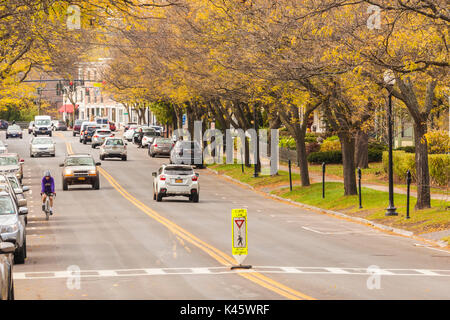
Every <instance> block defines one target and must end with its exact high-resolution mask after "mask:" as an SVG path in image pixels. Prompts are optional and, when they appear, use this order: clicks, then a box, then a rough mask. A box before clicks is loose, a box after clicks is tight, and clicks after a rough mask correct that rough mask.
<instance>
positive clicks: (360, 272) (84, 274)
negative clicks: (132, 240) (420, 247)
mask: <svg viewBox="0 0 450 320" xmlns="http://www.w3.org/2000/svg"><path fill="white" fill-rule="evenodd" d="M342 271H345V272H342ZM444 272H445V273H444ZM236 273H238V274H241V273H246V274H247V275H249V274H253V275H254V274H257V273H267V274H296V275H300V276H301V275H342V276H368V275H373V272H368V270H367V269H366V268H329V267H279V266H271V267H266V266H254V267H253V268H252V269H248V270H242V271H237V270H230V268H228V267H195V268H143V269H116V270H110V269H107V270H81V272H80V277H81V278H95V277H96V278H101V277H138V276H168V275H222V274H223V275H225V274H236ZM377 274H380V275H386V276H401V277H417V276H418V277H450V270H425V269H380V270H377ZM69 277H73V273H72V272H69V271H41V272H14V280H36V279H61V278H69Z"/></svg>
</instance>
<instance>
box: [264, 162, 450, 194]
mask: <svg viewBox="0 0 450 320" xmlns="http://www.w3.org/2000/svg"><path fill="white" fill-rule="evenodd" d="M267 164H268V162H267ZM279 169H280V170H282V171H286V172H288V171H289V167H288V166H286V165H281V164H280V168H279ZM291 170H297V171H298V170H299V168H298V167H297V166H292V167H291ZM309 178H310V180H311V182H312V183H318V182H322V175H320V174H317V173H315V172H309ZM325 180H326V182H340V183H344V180H343V179H336V178H331V177H329V176H327V175H325ZM361 186H362V187H364V188H369V189H373V190H378V191H384V192H389V187H388V186H382V185H377V184H366V183H363V182H362V183H361ZM287 187H289V185H288V184H287V185H283V186H279V187H278V188H280V189H281V188H287ZM278 188H277V189H278ZM394 193H398V194H406V190H404V189H401V188H396V187H394ZM411 195H412V196H415V192H413V191H411ZM431 199H435V200H442V201H448V200H450V195H449V194H440V193H434V194H431Z"/></svg>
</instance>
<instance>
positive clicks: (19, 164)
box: [0, 153, 25, 183]
mask: <svg viewBox="0 0 450 320" xmlns="http://www.w3.org/2000/svg"><path fill="white" fill-rule="evenodd" d="M24 162H25V161H24V160H23V159H20V158H19V155H18V154H17V153H4V154H0V173H14V174H15V175H16V177H17V179H19V181H20V183H22V179H23V164H24Z"/></svg>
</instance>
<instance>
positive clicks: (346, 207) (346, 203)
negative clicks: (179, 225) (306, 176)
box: [272, 182, 450, 234]
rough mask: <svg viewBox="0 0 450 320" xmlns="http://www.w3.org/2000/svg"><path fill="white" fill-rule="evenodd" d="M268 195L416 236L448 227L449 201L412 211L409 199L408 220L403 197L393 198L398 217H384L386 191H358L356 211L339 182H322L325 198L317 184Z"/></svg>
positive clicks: (386, 202) (281, 190) (286, 189)
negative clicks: (341, 213)
mask: <svg viewBox="0 0 450 320" xmlns="http://www.w3.org/2000/svg"><path fill="white" fill-rule="evenodd" d="M272 194H275V195H278V196H280V197H283V198H286V199H291V200H294V201H297V202H301V203H305V204H309V205H312V206H316V207H320V208H324V209H330V210H334V211H339V212H344V213H346V214H349V215H352V216H358V217H362V218H365V219H368V220H371V221H374V222H378V223H382V224H385V225H390V226H392V227H396V228H402V229H406V230H410V231H413V232H415V233H419V234H420V233H426V232H433V231H440V230H445V229H448V228H450V211H449V210H446V207H447V206H449V205H450V202H449V201H440V200H432V201H431V205H432V208H431V209H426V210H420V211H415V210H414V205H415V201H416V198H414V197H411V203H410V217H411V218H410V219H406V195H399V194H396V195H395V198H394V203H395V206H396V207H397V211H398V213H399V215H398V217H386V216H385V211H386V210H385V208H386V207H387V206H388V193H387V192H382V191H377V190H372V189H368V188H362V205H363V208H362V209H359V204H358V196H357V195H355V196H344V195H343V194H344V186H343V184H342V183H336V182H329V183H326V194H325V199H322V184H321V183H315V184H313V185H311V186H310V187H294V189H293V191H292V192H290V191H289V188H283V189H278V190H274V191H272Z"/></svg>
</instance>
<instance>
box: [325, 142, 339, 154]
mask: <svg viewBox="0 0 450 320" xmlns="http://www.w3.org/2000/svg"><path fill="white" fill-rule="evenodd" d="M340 150H341V143H340V142H339V140H325V141H324V142H323V143H322V145H321V146H320V151H321V152H327V151H340Z"/></svg>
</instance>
